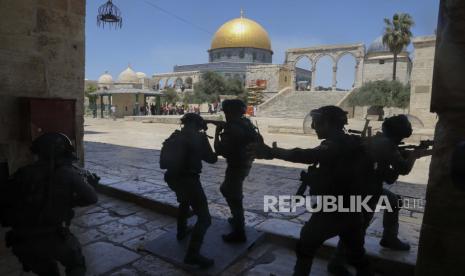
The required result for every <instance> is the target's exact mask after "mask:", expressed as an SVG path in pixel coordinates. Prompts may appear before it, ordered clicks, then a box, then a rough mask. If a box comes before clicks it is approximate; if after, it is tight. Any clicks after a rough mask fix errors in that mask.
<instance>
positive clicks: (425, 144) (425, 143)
mask: <svg viewBox="0 0 465 276" xmlns="http://www.w3.org/2000/svg"><path fill="white" fill-rule="evenodd" d="M433 147H434V141H431V140H421V141H420V143H419V144H418V145H404V144H400V145H399V146H398V147H397V148H398V149H399V151H400V152H401V153H405V152H411V151H418V150H425V152H424V153H422V154H421V155H419V156H418V158H421V157H425V156H428V155H431V154H433Z"/></svg>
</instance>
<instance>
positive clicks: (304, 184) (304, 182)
mask: <svg viewBox="0 0 465 276" xmlns="http://www.w3.org/2000/svg"><path fill="white" fill-rule="evenodd" d="M315 170H317V165H316V164H314V165H311V166H309V167H308V170H307V171H301V172H300V182H301V183H300V185H299V188H298V189H297V193H296V195H298V196H305V192H306V191H307V188H311V186H312V182H313V177H312V174H313V173H314V172H315Z"/></svg>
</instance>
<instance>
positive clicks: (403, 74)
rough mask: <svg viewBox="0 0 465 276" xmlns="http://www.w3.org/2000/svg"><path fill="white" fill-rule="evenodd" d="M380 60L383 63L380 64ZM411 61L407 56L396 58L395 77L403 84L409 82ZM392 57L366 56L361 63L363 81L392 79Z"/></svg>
mask: <svg viewBox="0 0 465 276" xmlns="http://www.w3.org/2000/svg"><path fill="white" fill-rule="evenodd" d="M380 61H382V62H384V64H380ZM411 66H412V63H411V61H410V59H409V58H407V57H403V58H399V59H398V60H397V70H396V72H397V73H396V79H397V80H398V81H400V82H402V83H404V84H407V83H409V80H410V70H411ZM392 67H393V59H392V58H383V57H381V56H378V57H371V58H370V57H367V58H366V59H365V63H364V65H363V83H365V82H369V81H377V80H392Z"/></svg>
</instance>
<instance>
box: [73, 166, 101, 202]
mask: <svg viewBox="0 0 465 276" xmlns="http://www.w3.org/2000/svg"><path fill="white" fill-rule="evenodd" d="M72 177H73V181H72V183H73V192H74V195H75V196H74V204H75V205H76V206H88V205H92V204H95V203H97V201H98V196H97V193H96V192H95V190H94V188H93V187H92V186H91V185H90V184H89V183H87V179H86V178H85V177H84V176H83V175H81V174H80V173H74V174H73V176H72Z"/></svg>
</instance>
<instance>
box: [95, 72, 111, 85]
mask: <svg viewBox="0 0 465 276" xmlns="http://www.w3.org/2000/svg"><path fill="white" fill-rule="evenodd" d="M98 83H101V84H111V83H113V77H112V76H111V75H110V74H108V71H105V73H104V74H103V75H101V76H100V77H99V78H98Z"/></svg>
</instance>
